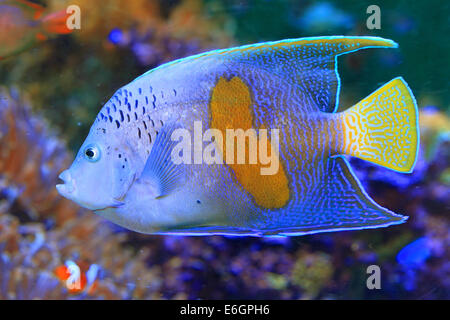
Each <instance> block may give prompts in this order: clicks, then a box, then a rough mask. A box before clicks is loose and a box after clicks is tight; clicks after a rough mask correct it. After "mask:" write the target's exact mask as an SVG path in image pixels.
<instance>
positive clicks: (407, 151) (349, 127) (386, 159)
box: [340, 77, 419, 173]
mask: <svg viewBox="0 0 450 320" xmlns="http://www.w3.org/2000/svg"><path fill="white" fill-rule="evenodd" d="M340 117H341V119H342V123H343V150H342V153H343V154H347V155H350V156H354V157H357V158H360V159H363V160H366V161H369V162H373V163H375V164H378V165H380V166H382V167H385V168H388V169H391V170H394V171H398V172H403V173H410V172H412V170H413V169H414V165H415V163H416V158H417V152H418V145H419V124H418V112H417V104H416V100H415V98H414V96H413V93H412V92H411V89H410V88H409V87H408V85H407V84H406V82H405V81H404V80H403V78H401V77H398V78H395V79H393V80H391V81H390V82H388V83H386V84H385V85H383V86H382V87H381V88H379V89H378V90H376V91H375V92H373V93H372V94H371V95H369V96H368V97H366V98H364V99H363V100H361V101H360V102H358V103H357V104H356V105H354V106H353V107H351V108H350V109H348V110H346V111H344V112H342V113H340Z"/></svg>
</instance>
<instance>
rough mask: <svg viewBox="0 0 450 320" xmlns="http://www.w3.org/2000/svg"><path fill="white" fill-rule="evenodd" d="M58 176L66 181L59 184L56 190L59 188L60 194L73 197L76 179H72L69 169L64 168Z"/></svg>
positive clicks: (69, 197) (68, 197)
mask: <svg viewBox="0 0 450 320" xmlns="http://www.w3.org/2000/svg"><path fill="white" fill-rule="evenodd" d="M58 178H59V179H61V180H62V181H63V182H64V183H62V184H57V185H56V190H58V192H59V194H60V195H62V196H63V197H65V198H67V199H72V197H73V195H74V193H75V190H76V188H75V181H74V180H73V179H72V176H71V175H70V172H69V171H68V170H64V171H63V172H61V174H60V175H59V176H58Z"/></svg>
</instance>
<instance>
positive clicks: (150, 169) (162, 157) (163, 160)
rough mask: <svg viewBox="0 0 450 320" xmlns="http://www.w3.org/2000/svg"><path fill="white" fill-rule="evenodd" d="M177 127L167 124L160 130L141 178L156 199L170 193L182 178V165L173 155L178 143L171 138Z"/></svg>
mask: <svg viewBox="0 0 450 320" xmlns="http://www.w3.org/2000/svg"><path fill="white" fill-rule="evenodd" d="M175 129H176V127H175V126H174V125H172V124H166V125H164V126H163V127H162V128H161V130H160V131H159V132H158V134H157V136H156V139H155V142H154V144H153V146H152V149H151V151H150V155H149V156H148V158H147V162H146V163H145V167H144V170H143V171H142V174H141V176H140V178H139V180H140V182H141V183H144V184H147V185H149V188H150V189H152V193H154V194H155V198H156V199H158V198H162V197H164V196H166V195H168V194H169V193H170V192H172V191H173V190H174V189H175V188H176V187H177V186H178V185H179V184H180V182H181V180H182V170H181V165H180V164H175V163H174V162H173V161H172V156H171V154H172V150H173V147H174V146H175V145H176V144H177V142H176V141H172V139H171V136H172V133H173V131H174V130H175ZM149 191H150V190H149Z"/></svg>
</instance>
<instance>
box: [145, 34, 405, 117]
mask: <svg viewBox="0 0 450 320" xmlns="http://www.w3.org/2000/svg"><path fill="white" fill-rule="evenodd" d="M397 46H398V45H397V44H396V43H395V42H394V41H392V40H388V39H383V38H379V37H345V36H332V37H331V36H330V37H314V38H300V39H288V40H281V41H274V42H264V43H258V44H252V45H246V46H241V47H236V48H230V49H222V50H215V51H210V52H206V53H202V54H198V55H195V56H191V57H188V58H184V59H179V60H175V61H173V62H170V63H167V64H165V65H162V66H160V67H158V68H156V69H153V70H151V71H149V72H153V71H155V70H157V69H160V68H166V67H169V66H171V65H175V64H178V63H184V62H186V63H187V62H193V61H195V60H200V59H218V60H220V61H221V62H224V63H228V64H229V65H231V69H234V68H233V66H234V65H235V64H243V65H246V66H249V67H250V68H252V69H255V70H258V69H259V70H265V71H266V72H268V74H270V75H276V76H278V77H279V78H281V79H285V80H286V81H288V82H289V83H294V84H296V85H297V90H299V91H300V92H301V93H302V94H303V95H304V96H306V97H308V99H309V101H310V104H312V105H313V106H312V108H313V109H315V108H318V109H319V110H320V111H323V112H335V111H336V110H337V106H338V100H339V91H340V79H339V75H338V72H337V59H336V58H337V57H338V56H339V55H342V54H346V53H350V52H354V51H357V50H360V49H365V48H396V47H397Z"/></svg>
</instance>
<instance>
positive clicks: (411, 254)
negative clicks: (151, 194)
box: [0, 0, 450, 299]
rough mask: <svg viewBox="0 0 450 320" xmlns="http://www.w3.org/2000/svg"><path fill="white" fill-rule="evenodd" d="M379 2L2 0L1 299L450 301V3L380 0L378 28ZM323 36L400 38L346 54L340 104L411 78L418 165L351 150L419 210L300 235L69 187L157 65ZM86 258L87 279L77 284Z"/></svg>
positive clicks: (402, 201) (371, 181)
mask: <svg viewBox="0 0 450 320" xmlns="http://www.w3.org/2000/svg"><path fill="white" fill-rule="evenodd" d="M371 4H372V3H371V1H364V0H363V1H357V2H356V1H337V0H336V1H331V0H326V1H325V0H323V1H312V0H309V1H308V0H272V1H269V0H260V1H250V0H248V1H244V0H133V1H125V0H107V1H102V3H101V5H100V3H99V2H96V1H88V0H46V1H44V0H42V1H32V2H26V1H18V2H15V1H5V0H0V25H1V24H2V23H3V25H4V26H5V25H6V26H8V25H13V26H16V27H15V28H10V29H8V28H0V42H1V43H2V44H1V47H0V299H35V298H37V299H187V298H189V299H226V298H231V299H243V298H245V299H449V298H450V260H449V257H450V252H449V249H448V248H449V244H450V237H449V221H450V220H449V214H450V187H449V186H450V148H449V146H450V119H449V112H450V110H449V108H450V92H449V85H450V83H449V74H450V54H449V52H450V51H449V49H450V41H449V34H450V3H449V2H448V1H438V0H428V1H414V2H412V1H406V0H400V1H387V0H385V1H378V3H377V4H378V6H379V7H380V10H381V29H379V30H377V29H374V30H369V29H368V28H367V25H366V20H367V19H368V18H369V16H370V14H368V13H366V10H367V7H368V6H369V5H371ZM69 5H77V6H79V8H80V13H81V16H80V18H81V20H80V21H81V25H80V26H81V28H80V29H75V30H64V25H63V24H61V23H59V24H58V19H60V16H59V15H58V12H61V11H60V10H64V11H65V9H66V8H67V7H68V6H69ZM11 8H13V9H11ZM22 22H23V23H22ZM50 22H52V24H50ZM59 22H61V21H59ZM21 26H22V27H21ZM23 26H26V28H25V27H23ZM21 28H22V29H21ZM324 35H368V36H381V37H384V38H389V39H392V40H394V41H396V42H397V43H398V44H399V49H389V50H388V49H370V50H363V51H359V52H358V53H353V54H349V55H345V56H342V57H340V58H339V73H340V76H341V80H342V91H341V95H340V105H341V106H340V107H341V108H346V107H348V106H351V105H353V104H354V103H356V102H358V101H359V100H360V99H361V98H362V97H365V96H367V95H368V94H370V93H371V92H372V91H374V90H375V89H377V88H378V87H379V86H381V85H382V84H384V83H386V82H387V81H389V80H391V79H393V78H394V77H397V76H403V77H404V78H405V80H406V81H407V82H408V84H409V86H410V87H411V89H412V91H413V92H414V95H415V97H416V99H417V102H418V106H419V111H420V127H421V146H420V152H419V159H418V162H417V165H416V169H415V170H414V172H413V173H412V174H397V173H394V172H392V171H389V170H386V169H383V168H379V167H375V166H372V165H370V164H369V163H366V162H363V161H359V160H357V159H351V163H352V166H353V167H354V168H355V172H356V174H357V176H358V177H359V178H360V179H361V181H362V182H363V184H364V186H365V188H366V190H367V191H368V193H369V194H370V195H371V196H372V197H373V198H374V200H375V201H376V202H377V203H379V204H380V205H382V206H384V207H387V208H389V209H391V210H392V211H394V212H398V213H401V214H405V215H407V216H409V217H410V218H409V220H408V221H407V222H406V223H405V224H403V225H400V226H393V227H389V228H386V229H375V230H365V231H352V232H340V233H329V234H319V235H310V236H304V237H292V238H242V237H224V236H210V237H175V236H151V235H142V234H138V233H135V232H131V231H127V230H124V229H122V228H120V227H117V226H115V225H113V224H111V223H109V222H107V221H106V220H103V219H101V218H99V217H97V216H96V215H94V214H93V213H92V212H88V211H86V210H83V209H81V208H79V207H77V206H76V205H75V204H73V203H71V202H70V201H68V200H64V199H63V198H61V197H60V196H59V195H58V194H57V192H56V190H55V188H54V186H55V184H56V183H57V180H58V178H57V176H58V174H59V173H60V172H61V171H62V170H63V169H65V168H66V167H67V166H68V165H69V164H70V163H71V162H72V159H73V156H74V152H76V151H77V149H78V148H79V147H80V145H81V143H82V142H83V140H84V138H85V137H86V135H87V133H88V131H89V128H90V126H91V124H92V122H93V120H94V119H95V116H96V114H97V113H98V111H99V110H100V108H101V107H102V106H103V104H104V103H105V102H106V101H108V99H109V98H110V97H111V96H112V95H113V93H114V92H115V91H116V90H117V89H118V88H120V87H121V86H123V85H125V84H127V83H128V82H130V81H132V80H133V79H134V78H136V77H137V76H139V75H140V74H142V73H144V72H145V71H147V70H149V69H151V68H154V67H156V66H158V65H160V64H162V63H165V62H168V61H171V60H174V59H177V58H182V57H185V56H188V55H192V54H196V53H199V52H204V51H208V50H211V49H217V48H226V47H230V46H235V45H241V44H248V43H255V42H262V41H269V40H280V39H285V38H299V37H307V36H324ZM74 265H75V266H76V267H77V268H78V269H79V270H80V277H81V286H79V287H77V288H73V287H71V286H70V285H68V283H69V282H68V278H69V276H70V274H71V273H70V270H71V268H73V266H74ZM370 265H378V266H379V267H380V269H381V289H380V290H369V289H368V288H367V287H366V280H367V277H368V276H369V275H368V274H367V272H366V270H367V267H368V266H370Z"/></svg>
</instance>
